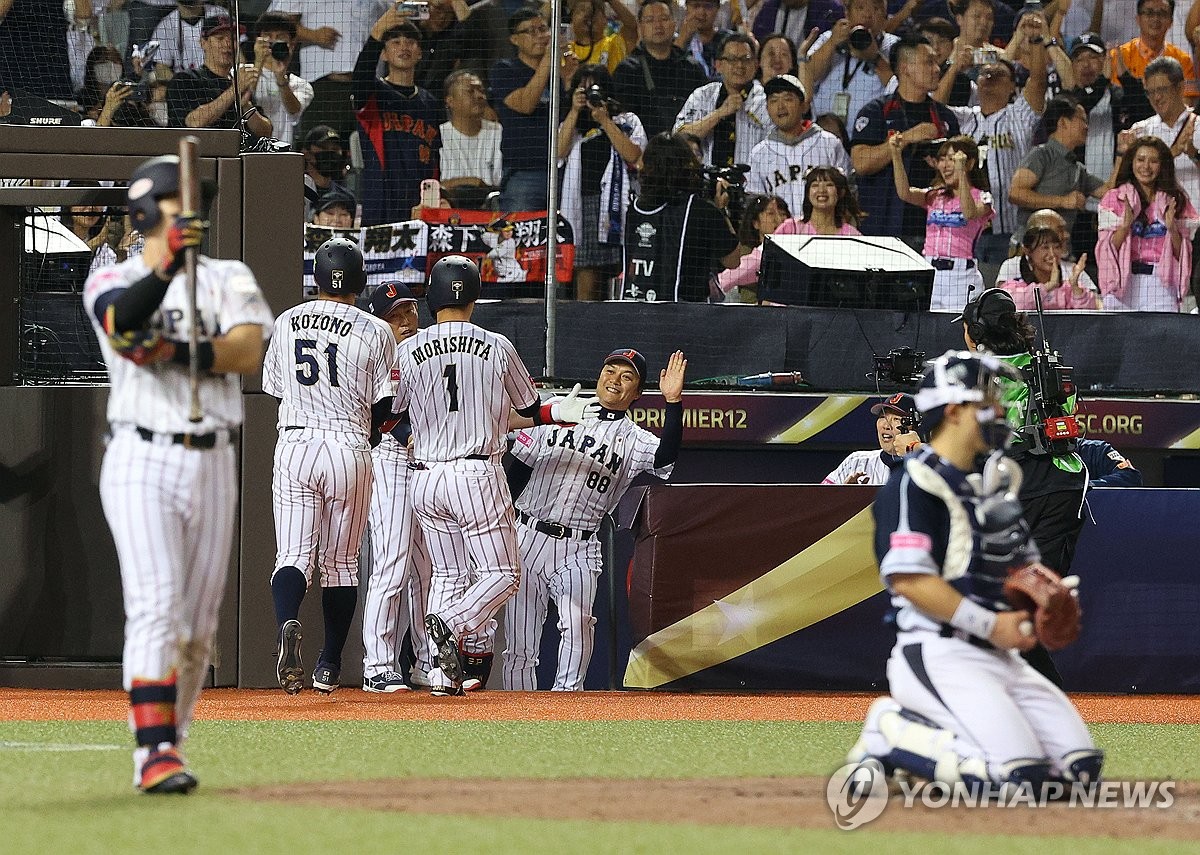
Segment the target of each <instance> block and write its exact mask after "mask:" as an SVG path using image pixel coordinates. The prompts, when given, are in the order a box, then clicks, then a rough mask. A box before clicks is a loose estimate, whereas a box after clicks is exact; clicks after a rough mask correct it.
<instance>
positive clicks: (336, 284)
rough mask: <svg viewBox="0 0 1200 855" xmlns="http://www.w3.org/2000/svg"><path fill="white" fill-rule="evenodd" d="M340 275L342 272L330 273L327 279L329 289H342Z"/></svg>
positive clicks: (334, 271)
mask: <svg viewBox="0 0 1200 855" xmlns="http://www.w3.org/2000/svg"><path fill="white" fill-rule="evenodd" d="M342 273H343V271H341V270H333V271H330V277H329V287H330V288H334V289H340V288H341V287H342Z"/></svg>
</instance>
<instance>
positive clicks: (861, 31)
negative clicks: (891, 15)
mask: <svg viewBox="0 0 1200 855" xmlns="http://www.w3.org/2000/svg"><path fill="white" fill-rule="evenodd" d="M873 41H875V37H874V36H873V35H871V31H870V30H868V29H867V28H866V27H864V26H861V25H860V26H857V27H855V28H854V29H852V30H851V31H850V35H849V36H847V37H846V43H847V44H849V45H850V48H851V49H852V50H856V51H858V52H860V53H861V52H862V51H864V50H867V49H868V48H870V47H871V42H873Z"/></svg>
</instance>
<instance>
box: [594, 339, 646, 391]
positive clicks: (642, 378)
mask: <svg viewBox="0 0 1200 855" xmlns="http://www.w3.org/2000/svg"><path fill="white" fill-rule="evenodd" d="M613 362H624V363H625V364H626V365H630V366H632V367H633V370H634V371H636V372H637V376H638V385H639V386H640V385H641V384H643V383H645V382H646V357H644V356H642V355H641V354H640V353H638V352H637V351H636V350H634V349H633V348H632V347H622V348H618V349H617V350H614V351H613V352H612V353H610V354H609V355H608V356H606V357H604V364H605V365H609V364H611V363H613Z"/></svg>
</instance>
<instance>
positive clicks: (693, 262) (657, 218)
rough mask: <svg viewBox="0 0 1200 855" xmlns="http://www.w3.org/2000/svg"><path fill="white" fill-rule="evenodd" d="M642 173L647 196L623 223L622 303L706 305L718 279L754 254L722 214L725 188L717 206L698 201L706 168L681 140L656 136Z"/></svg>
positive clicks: (643, 191) (640, 197)
mask: <svg viewBox="0 0 1200 855" xmlns="http://www.w3.org/2000/svg"><path fill="white" fill-rule="evenodd" d="M639 173H640V178H641V193H640V194H639V195H638V197H637V198H636V199H635V200H634V202H633V204H632V205H630V206H629V211H628V213H627V214H626V217H625V262H624V267H625V276H624V280H623V281H622V293H621V299H623V300H645V301H647V302H654V301H657V300H663V301H689V302H704V301H706V300H708V299H709V297H710V296H711V295H712V294H713V293H714V289H713V286H710V281H711V279H712V274H713V273H714V272H715V271H716V270H718V269H723V268H728V267H733V266H734V265H736V264H737V263H738V261H739V259H740V258H741V256H742V255H743V254H745V252H746V251H748V248H746V247H741V246H740V245H739V244H738V239H737V234H736V233H735V232H734V230H733V226H732V225H730V223H729V218H728V217H727V216H726V215H725V214H724V213H722V209H723V208H724V207H725V206H726V205H728V203H729V200H728V192H727V190H726V189H725V184H724V182H723V181H718V182H717V198H716V200H715V204H714V203H713V202H710V201H709V200H708V199H705V198H703V197H702V196H701V195H700V190H701V187H702V186H703V181H702V178H701V172H700V162H699V161H698V160H697V159H696V156H695V154H693V153H692V148H691V146H690V145H689V144H688V142H687V140H685V139H684V138H683V137H682V136H680V135H678V134H676V135H674V136H669V135H667V134H655V135H654V136H653V137H651V138H650V142H649V143H648V144H647V145H646V151H645V153H644V154H643V155H642V164H641V167H640V170H639Z"/></svg>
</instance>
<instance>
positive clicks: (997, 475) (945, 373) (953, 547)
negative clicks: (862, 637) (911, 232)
mask: <svg viewBox="0 0 1200 855" xmlns="http://www.w3.org/2000/svg"><path fill="white" fill-rule="evenodd" d="M1018 376H1019V375H1018V373H1017V371H1016V369H1014V368H1013V367H1012V366H1010V365H1008V364H1006V363H1004V362H1003V361H1001V360H1000V359H998V358H996V357H995V356H992V355H991V354H983V353H979V354H972V353H969V352H967V351H961V352H958V353H956V352H954V351H949V352H947V353H946V354H945V355H943V356H941V357H939V358H938V359H936V360H934V361H933V363H932V365H931V367H930V369H929V371H928V372H927V373H926V376H925V378H924V379H923V380H922V382H921V385H920V388H919V390H918V391H917V395H916V402H917V407H918V409H920V411H921V413H922V418H923V421H924V424H925V425H926V426H927V427H928V428H929V430H930V432H931V439H930V442H929V446H928V447H926V448H923V449H921V450H920V451H919V452H917V453H916V454H914V455H912V456H910V457H908V458H906V459H905V461H904V465H903V466H902V467H900V468H898V469H897V470H896V471H895V472H894V473H893V474H892V477H891V478H890V479H889V480H888V483H887V484H886V485H885V486H884V488H883V489H882V490H880V491H879V494H878V495H877V496H876V499H875V505H874V514H875V552H876V555H877V556H878V558H879V570H880V573H881V574H882V576H883V580H884V583H885V584H886V586H887V588H888V591H889V592H890V593H891V596H892V607H891V620H892V621H893V624H894V626H895V627H896V645H895V647H894V648H893V649H892V655H891V658H890V659H889V661H888V667H887V677H888V685H889V687H890V689H891V697H885V698H880V699H878V700H876V701H875V703H874V704H872V706H871V709H870V711H869V712H868V714H867V720H866V723H865V726H864V729H863V735H862V738H861V739H860V740H859V742H858V743H857V744H856V745H855V746H854V748H853V749H852V750H851V752H850V757H849V759H850V762H858V763H860V768H859V770H856V771H855V773H854V775H855V776H858V775H859V774H860V772H865V773H867V774H872V771H871V770H873V773H874V774H878V773H879V771H880V770H882V771H883V772H884V773H886V774H890V773H892V772H894V771H895V770H903V771H905V772H908V773H910V774H913V775H916V776H918V777H921V778H925V779H927V780H930V781H935V780H936V781H940V782H942V783H944V784H951V785H953V784H957V783H958V782H960V781H961V782H963V783H965V784H967V785H981V784H985V783H989V782H990V783H992V784H1005V783H1012V784H1023V783H1026V782H1028V783H1029V784H1030V785H1032V787H1033V788H1034V792H1035V793H1040V792H1042V790H1041V788H1042V785H1043V784H1046V783H1049V782H1060V783H1069V782H1075V781H1078V782H1082V783H1089V782H1093V781H1097V780H1099V777H1100V771H1101V767H1102V765H1103V760H1104V754H1103V752H1101V751H1098V750H1097V749H1096V746H1095V744H1094V743H1093V742H1092V738H1091V736H1090V734H1089V733H1088V729H1087V727H1086V726H1085V725H1084V723H1083V721H1082V720H1081V719H1080V717H1079V713H1078V712H1076V710H1075V708H1074V707H1073V706H1072V705H1071V702H1070V701H1069V700H1068V699H1067V697H1066V696H1065V695H1064V694H1063V693H1062V692H1061V691H1060V690H1059V689H1058V688H1057V687H1055V686H1054V685H1053V684H1051V682H1050V681H1049V680H1047V679H1046V678H1045V677H1044V676H1042V675H1041V674H1039V673H1038V672H1037V671H1035V670H1034V669H1033V668H1032V667H1031V666H1030V665H1028V664H1027V663H1026V662H1025V661H1024V660H1023V659H1021V657H1020V656H1018V655H1017V652H1016V651H1018V650H1028V649H1030V648H1032V647H1033V645H1034V643H1035V638H1034V636H1033V635H1032V634H1031V632H1030V631H1029V630H1030V628H1029V626H1028V625H1026V623H1027V622H1028V621H1029V620H1030V614H1029V612H1027V611H1015V610H1013V609H1012V607H1010V606H1009V605H1008V603H1007V600H1006V595H1005V593H1004V592H1003V590H1002V589H1003V586H1004V583H1005V581H1006V580H1007V578H1008V575H1009V570H1010V568H1013V567H1022V566H1027V565H1030V564H1033V563H1035V562H1037V561H1038V558H1039V555H1038V551H1037V547H1036V545H1035V544H1034V543H1033V540H1032V539H1031V538H1030V536H1029V527H1028V525H1026V524H1025V521H1024V519H1022V517H1021V506H1020V502H1019V500H1018V499H1017V492H1018V490H1019V488H1020V480H1021V475H1020V467H1019V466H1017V465H1016V464H1015V463H1014V462H1013V461H1012V460H1010V459H1009V458H1007V457H1005V456H1004V455H1003V453H1002V452H1001V451H996V450H994V449H995V447H996V446H997V445H1002V444H1003V442H1004V439H1005V438H1006V437H1007V435H1008V430H1007V427H1006V426H1005V424H1004V416H1003V413H1002V412H1001V408H1000V406H1001V405H1000V396H1001V385H1000V378H1002V377H1004V378H1010V379H1016V378H1017V377H1018ZM983 455H990V456H988V457H987V462H986V464H985V465H984V466H983V467H982V472H976V460H977V459H979V458H980V457H981V456H983Z"/></svg>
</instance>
